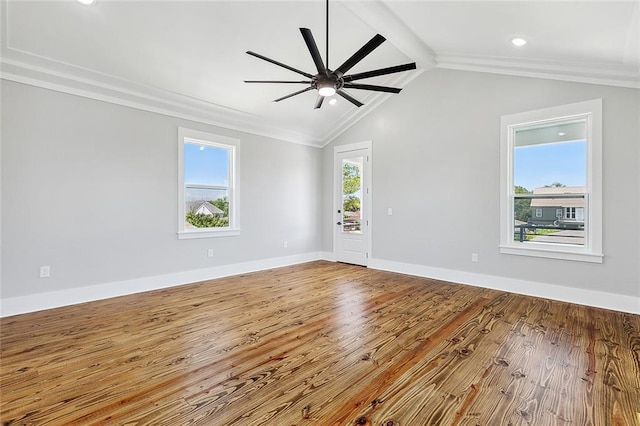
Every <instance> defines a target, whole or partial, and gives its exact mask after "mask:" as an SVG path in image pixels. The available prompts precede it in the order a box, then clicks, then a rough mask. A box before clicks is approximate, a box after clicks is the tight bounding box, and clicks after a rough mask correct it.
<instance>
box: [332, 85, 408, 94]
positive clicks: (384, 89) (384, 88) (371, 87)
mask: <svg viewBox="0 0 640 426" xmlns="http://www.w3.org/2000/svg"><path fill="white" fill-rule="evenodd" d="M342 87H346V88H347V89H361V90H373V91H374V92H387V93H400V91H401V90H402V89H398V88H397V87H387V86H375V85H373V84H355V83H344V86H342Z"/></svg>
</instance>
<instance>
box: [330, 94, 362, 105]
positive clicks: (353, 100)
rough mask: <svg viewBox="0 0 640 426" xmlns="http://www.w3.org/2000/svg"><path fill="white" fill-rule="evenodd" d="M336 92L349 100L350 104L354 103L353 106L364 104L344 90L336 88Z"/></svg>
mask: <svg viewBox="0 0 640 426" xmlns="http://www.w3.org/2000/svg"><path fill="white" fill-rule="evenodd" d="M336 93H337V94H338V95H340V96H342V97H343V98H345V99H346V100H348V101H349V102H351V103H352V104H354V105H355V106H357V107H358V108H360V107H361V106H362V105H364V104H363V103H362V102H360V101H359V100H357V99H356V98H354V97H353V96H351V95H350V94H348V93H347V92H345V91H344V90H338V91H337V92H336Z"/></svg>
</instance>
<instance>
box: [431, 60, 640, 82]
mask: <svg viewBox="0 0 640 426" xmlns="http://www.w3.org/2000/svg"><path fill="white" fill-rule="evenodd" d="M437 60H438V64H437V65H436V67H437V68H444V69H453V70H463V71H476V72H488V73H493V74H506V75H515V76H520V77H535V78H545V79H550V80H562V81H572V82H577V83H589V84H601V85H605V86H616V87H626V88H631V89H640V73H639V72H638V70H637V69H636V70H632V69H631V68H628V67H623V66H611V65H608V66H607V65H601V64H582V65H576V64H567V63H554V62H548V61H539V62H534V61H524V60H510V59H504V58H492V57H477V56H465V55H455V54H447V53H442V54H438V56H437Z"/></svg>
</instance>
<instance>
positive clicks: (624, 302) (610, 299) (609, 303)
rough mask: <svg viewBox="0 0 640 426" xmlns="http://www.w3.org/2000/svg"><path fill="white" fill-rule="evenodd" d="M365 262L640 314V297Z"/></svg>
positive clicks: (418, 273)
mask: <svg viewBox="0 0 640 426" xmlns="http://www.w3.org/2000/svg"><path fill="white" fill-rule="evenodd" d="M368 266H369V268H372V269H380V270H383V271H390V272H398V273H401V274H407V275H415V276H418V277H425V278H433V279H437V280H442V281H449V282H453V283H458V284H467V285H472V286H475V287H484V288H490V289H494V290H500V291H507V292H510V293H518V294H524V295H527V296H535V297H542V298H545V299H553V300H560V301H562V302H570V303H577V304H579V305H588V306H595V307H598V308H605V309H612V310H614V311H621V312H629V313H632V314H640V297H634V296H627V295H622V294H614V293H605V292H602V291H594V290H586V289H581V288H576V287H565V286H561V285H555V284H545V283H539V282H534V281H526V280H518V279H514V278H505V277H498V276H494V275H484V274H477V273H473V272H464V271H455V270H452V269H443V268H435V267H431V266H424V265H416V264H411V263H402V262H394V261H390V260H383V259H369V265H368Z"/></svg>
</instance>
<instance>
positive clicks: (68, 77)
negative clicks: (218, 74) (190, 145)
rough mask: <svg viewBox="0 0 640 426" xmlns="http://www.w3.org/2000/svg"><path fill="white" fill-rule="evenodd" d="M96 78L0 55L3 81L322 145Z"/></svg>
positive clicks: (210, 107)
mask: <svg viewBox="0 0 640 426" xmlns="http://www.w3.org/2000/svg"><path fill="white" fill-rule="evenodd" d="M85 73H86V71H85ZM93 77H97V78H87V77H85V76H82V77H81V76H77V75H73V74H70V73H66V72H62V71H55V70H52V69H50V68H47V67H42V66H38V65H33V64H30V63H25V62H21V61H16V60H13V59H7V58H6V57H2V58H0V79H3V80H8V81H14V82H17V83H22V84H28V85H31V86H36V87H41V88H44V89H49V90H55V91H58V92H63V93H68V94H72V95H76V96H82V97H85V98H90V99H95V100H98V101H103V102H109V103H113V104H116V105H122V106H126V107H130V108H136V109H140V110H143V111H149V112H153V113H157V114H162V115H167V116H171V117H176V118H182V119H185V120H190V121H195V122H199V123H203V124H208V125H212V126H217V127H221V128H226V129H230V130H236V131H241V132H246V133H251V134H255V135H259V136H264V137H268V138H273V139H279V140H283V141H286V142H291V143H296V144H301V145H308V146H313V147H320V146H321V145H322V139H321V138H315V137H313V136H310V135H306V134H301V133H298V132H293V131H290V130H287V129H283V128H279V127H275V126H272V125H269V124H268V123H264V122H263V121H262V120H261V119H260V118H259V117H256V116H255V115H253V114H248V113H245V112H242V111H238V110H233V109H230V108H227V107H224V106H221V105H216V104H213V103H208V102H205V101H202V100H199V99H195V98H190V97H187V96H183V95H180V94H177V93H171V92H168V91H164V90H161V89H157V88H152V87H146V86H142V85H138V84H136V83H133V82H130V81H126V80H121V79H117V78H115V77H111V76H106V75H101V74H98V73H95V75H94V76H93Z"/></svg>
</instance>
